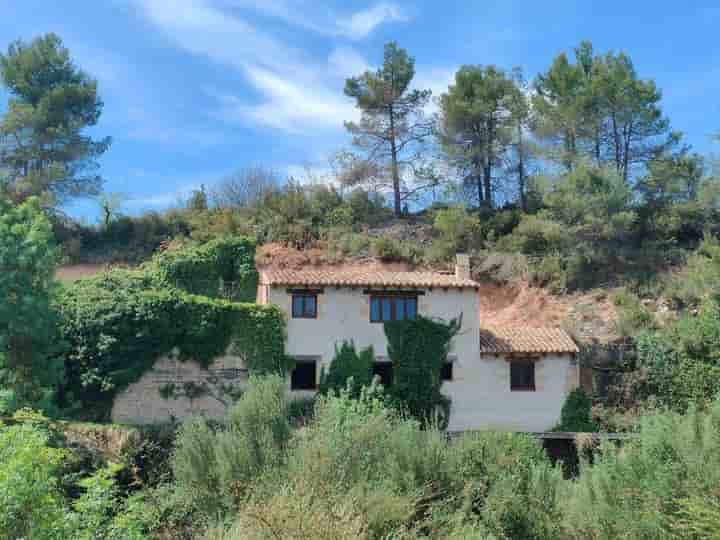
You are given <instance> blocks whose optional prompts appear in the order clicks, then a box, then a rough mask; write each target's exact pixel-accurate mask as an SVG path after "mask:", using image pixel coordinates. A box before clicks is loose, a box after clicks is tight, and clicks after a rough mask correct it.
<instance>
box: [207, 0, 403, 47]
mask: <svg viewBox="0 0 720 540" xmlns="http://www.w3.org/2000/svg"><path fill="white" fill-rule="evenodd" d="M221 2H222V5H224V6H232V7H238V8H246V9H252V10H254V11H256V12H258V13H261V14H263V15H265V16H268V17H275V18H278V19H281V20H282V21H284V22H286V23H288V24H291V25H294V26H298V27H301V28H305V29H307V30H311V31H313V32H316V33H319V34H324V35H329V36H342V37H346V38H350V39H361V38H364V37H367V36H368V35H369V34H371V33H372V32H373V31H374V30H375V29H376V28H377V27H378V26H380V25H381V24H385V23H391V22H405V21H408V20H409V19H410V17H409V16H408V15H407V14H406V13H404V12H403V10H402V9H401V8H400V6H398V5H397V4H395V3H392V2H380V3H378V4H375V5H373V6H371V7H368V8H366V9H364V10H361V11H358V12H355V13H336V12H333V10H331V9H330V8H328V7H327V5H324V3H323V2H313V3H308V2H303V1H298V0H221Z"/></svg>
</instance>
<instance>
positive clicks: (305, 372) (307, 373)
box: [290, 360, 317, 390]
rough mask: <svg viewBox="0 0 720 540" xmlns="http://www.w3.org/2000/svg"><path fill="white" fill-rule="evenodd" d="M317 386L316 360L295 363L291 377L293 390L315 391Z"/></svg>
mask: <svg viewBox="0 0 720 540" xmlns="http://www.w3.org/2000/svg"><path fill="white" fill-rule="evenodd" d="M316 386H317V364H316V362H315V361H314V360H310V361H308V360H302V361H297V362H296V363H295V369H293V371H292V374H291V375H290V389H291V390H315V388H316Z"/></svg>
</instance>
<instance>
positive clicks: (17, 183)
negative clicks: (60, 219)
mask: <svg viewBox="0 0 720 540" xmlns="http://www.w3.org/2000/svg"><path fill="white" fill-rule="evenodd" d="M0 79H1V80H2V83H3V84H4V86H5V88H6V89H7V91H8V92H9V94H10V100H9V103H8V108H7V112H6V113H5V115H4V116H3V118H2V120H1V121H0V167H2V169H3V173H4V174H3V178H2V179H1V180H0V183H1V187H2V190H3V191H4V192H5V193H6V195H9V196H10V197H11V198H12V199H13V200H16V201H22V200H24V199H26V198H27V197H29V196H33V195H35V196H41V197H42V198H43V204H44V205H47V206H54V205H57V204H61V203H63V202H65V201H66V200H68V199H69V198H72V197H77V196H84V195H94V194H97V193H98V192H99V190H100V188H101V186H102V177H101V176H100V174H99V172H98V163H97V158H98V157H100V156H101V155H102V154H103V153H104V152H105V151H106V150H107V149H108V147H109V146H110V138H109V137H105V138H101V139H97V140H96V139H93V138H92V137H91V136H90V135H88V134H86V132H85V130H86V128H88V127H91V126H94V125H95V124H97V122H98V119H99V118H100V113H101V112H102V108H103V102H102V100H101V99H100V96H99V94H98V88H97V82H96V81H95V80H94V79H92V78H91V77H90V76H89V75H88V74H87V73H85V72H84V71H82V70H81V69H79V68H78V67H77V66H76V65H75V63H74V62H73V61H72V59H71V58H70V53H69V51H68V50H67V49H66V48H65V47H64V46H63V44H62V41H61V40H60V38H59V37H58V36H56V35H55V34H46V35H44V36H41V37H38V38H36V39H34V40H32V41H31V42H30V43H26V42H24V41H22V40H18V41H15V42H13V43H12V44H11V45H10V46H9V47H8V50H7V52H6V53H5V54H2V55H0Z"/></svg>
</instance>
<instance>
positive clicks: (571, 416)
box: [554, 388, 598, 432]
mask: <svg viewBox="0 0 720 540" xmlns="http://www.w3.org/2000/svg"><path fill="white" fill-rule="evenodd" d="M597 430H598V427H597V426H596V425H595V422H593V419H592V400H591V399H590V398H589V397H588V396H587V394H586V393H585V391H584V390H583V389H582V388H576V389H575V390H573V391H572V392H570V393H569V394H568V396H567V397H566V398H565V403H563V406H562V409H561V410H560V423H559V424H558V425H557V426H556V427H555V429H554V431H580V432H593V431H597Z"/></svg>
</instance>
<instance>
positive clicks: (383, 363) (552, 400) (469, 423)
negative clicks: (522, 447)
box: [112, 255, 579, 432]
mask: <svg viewBox="0 0 720 540" xmlns="http://www.w3.org/2000/svg"><path fill="white" fill-rule="evenodd" d="M478 289H479V285H478V283H477V282H475V281H473V280H472V279H471V278H470V268H469V258H468V257H467V256H464V255H459V256H458V264H457V265H456V269H455V272H454V273H438V272H411V271H390V270H384V269H383V270H377V269H374V268H372V267H367V268H362V267H361V268H357V267H354V268H352V269H347V268H338V267H331V266H324V267H323V266H321V267H313V268H311V269H301V270H291V269H271V270H265V271H262V272H261V275H260V282H259V285H258V298H257V301H258V302H259V303H271V304H275V305H277V306H279V307H280V308H281V309H282V310H283V311H284V313H285V315H286V318H287V339H286V344H285V347H286V353H287V354H288V355H290V356H292V357H294V358H295V361H296V367H295V369H294V371H293V372H292V373H291V376H290V378H289V381H288V391H289V392H290V394H291V395H292V396H297V397H299V396H307V395H311V394H313V393H314V392H315V391H316V388H317V386H318V383H319V379H320V372H321V369H322V367H323V366H326V367H327V366H328V365H329V364H330V362H331V360H332V358H333V356H334V352H335V346H336V345H339V344H340V343H342V342H343V341H344V340H352V341H353V342H354V343H355V345H356V347H357V348H358V349H362V348H365V347H368V346H372V347H373V349H374V352H375V357H376V358H375V359H376V363H375V366H374V371H375V373H376V374H378V375H379V376H380V377H381V379H382V380H383V382H385V383H389V382H391V380H392V364H391V362H390V359H389V358H388V354H387V340H386V338H385V333H384V330H383V324H382V323H383V322H384V321H387V320H398V319H406V318H414V317H416V316H417V315H423V316H426V317H432V318H440V319H444V320H449V319H451V318H455V317H458V316H459V315H462V327H461V329H460V332H459V334H458V335H457V336H456V337H455V339H454V340H453V346H452V350H451V353H450V355H449V357H448V360H449V363H448V364H447V365H446V367H445V369H444V370H443V374H442V376H443V386H442V391H443V393H445V394H446V395H447V396H448V397H450V398H451V401H452V405H451V412H450V423H449V426H448V430H450V431H463V430H473V429H499V430H511V431H530V432H541V431H547V430H549V429H551V428H552V427H553V426H554V425H555V424H557V422H558V420H559V417H560V409H561V407H562V405H563V403H564V401H565V397H566V396H567V394H568V393H569V392H570V391H572V390H573V389H574V388H576V387H577V386H578V385H579V367H578V362H577V354H578V347H577V345H576V344H575V342H574V341H573V340H572V339H571V338H570V336H568V334H566V333H565V332H564V331H563V330H561V329H557V328H494V329H493V328H490V327H488V326H487V325H486V324H483V316H482V313H481V310H480V301H479V300H480V299H479V296H478V295H479V291H478ZM243 371H244V370H243V366H242V360H241V359H239V358H237V357H232V356H227V357H223V358H218V359H217V360H216V362H215V363H214V364H213V366H211V372H213V373H216V374H217V373H220V374H222V375H223V376H225V375H226V374H228V373H230V374H236V375H237V380H235V381H232V382H233V384H235V383H237V384H242V382H243V378H242V376H241V375H239V374H241V373H242V372H243ZM203 373H204V372H203V370H201V369H200V368H199V367H198V366H193V365H192V364H188V363H181V362H178V361H177V360H176V359H173V358H169V357H163V358H161V359H159V360H158V362H156V364H155V366H154V368H153V370H151V371H150V372H148V373H146V374H145V375H144V376H143V377H142V379H141V380H140V381H138V382H137V383H134V384H133V385H131V386H130V387H129V388H128V389H126V390H125V391H124V392H123V393H122V394H121V395H120V396H119V397H118V398H117V400H116V402H115V406H114V408H113V413H112V417H113V420H114V421H116V422H135V423H137V422H142V423H146V422H159V421H167V420H168V419H170V418H182V417H183V416H186V415H188V414H191V413H204V414H208V415H214V416H219V415H221V414H222V413H223V412H224V407H223V406H222V405H221V404H219V403H218V402H217V401H216V400H213V399H211V398H209V397H201V398H196V399H194V400H190V399H187V398H179V399H173V400H167V399H160V398H159V397H158V391H159V389H160V388H161V387H162V385H164V384H167V383H168V382H173V383H182V382H186V381H188V380H191V381H198V382H202V380H203V377H204V376H205V375H203Z"/></svg>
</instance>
